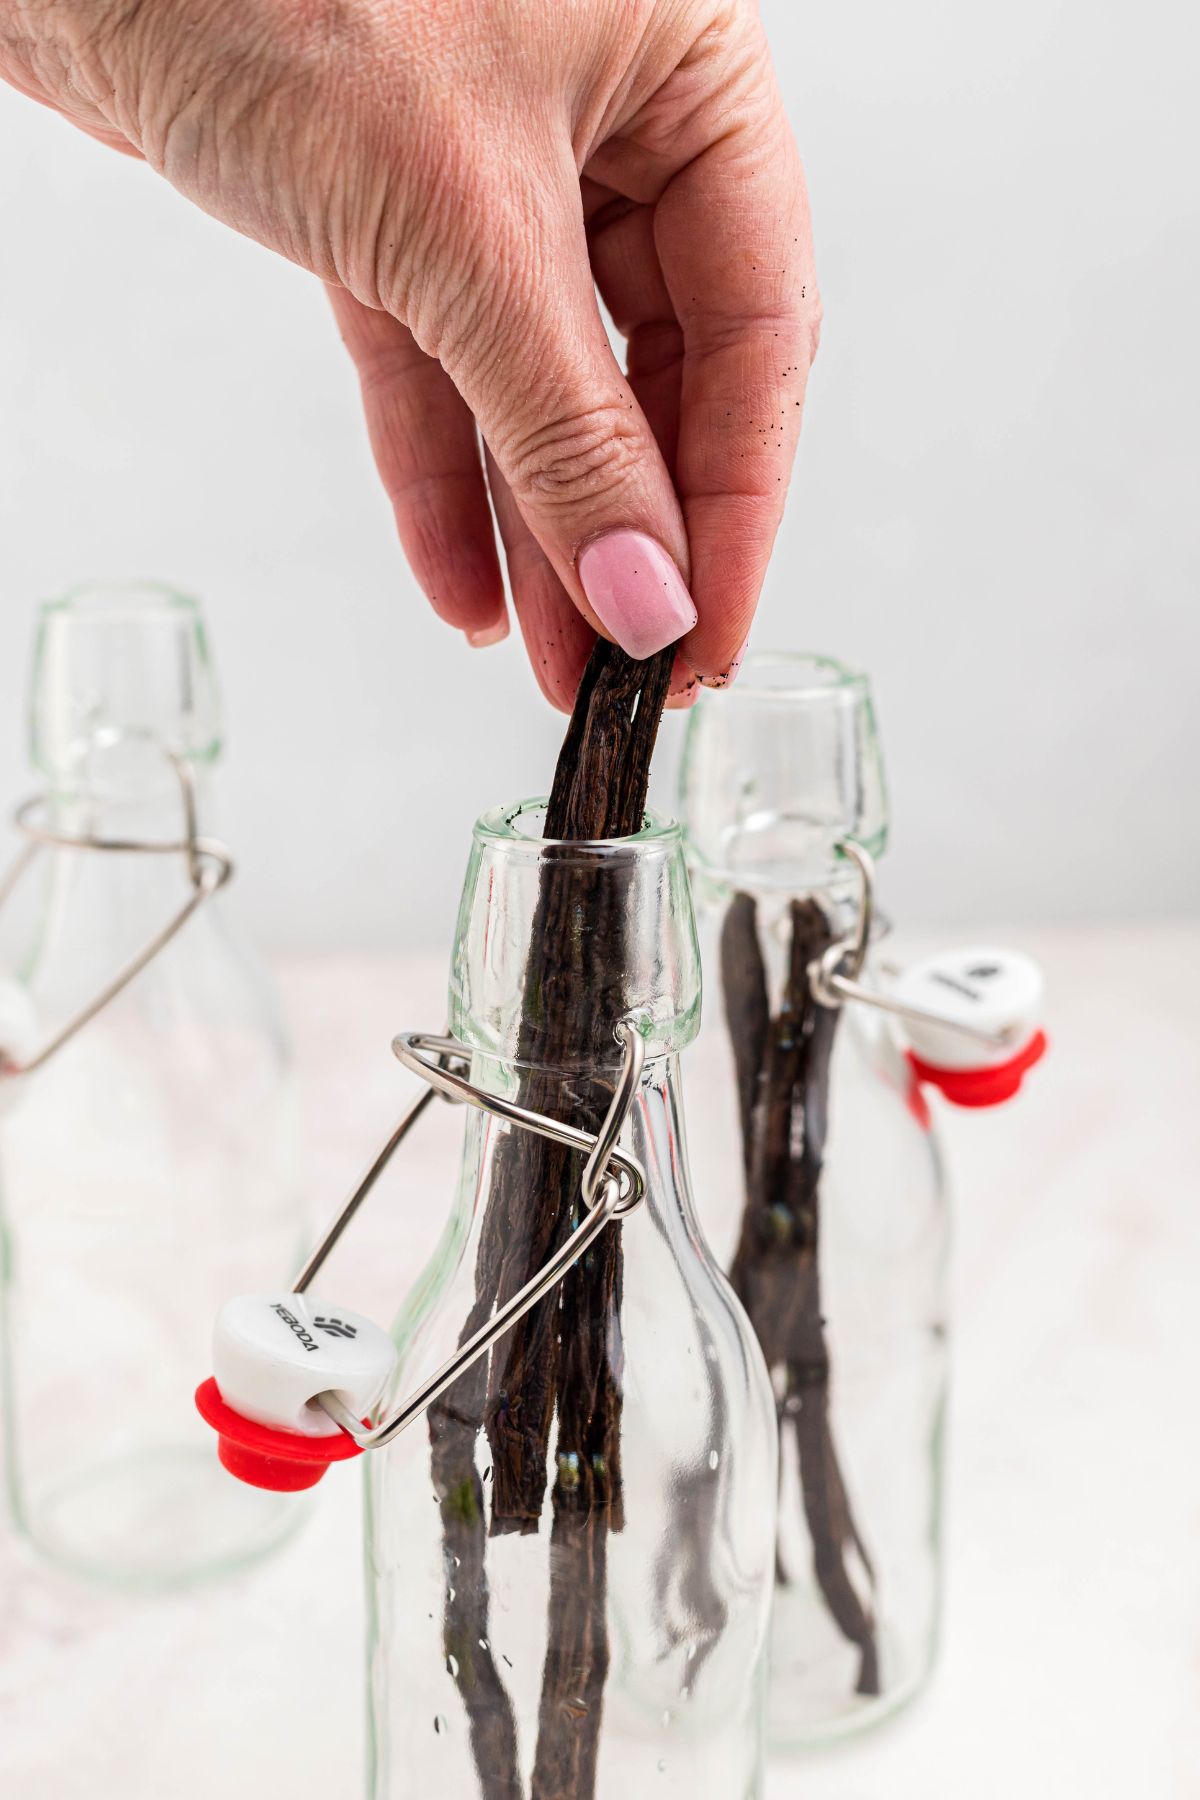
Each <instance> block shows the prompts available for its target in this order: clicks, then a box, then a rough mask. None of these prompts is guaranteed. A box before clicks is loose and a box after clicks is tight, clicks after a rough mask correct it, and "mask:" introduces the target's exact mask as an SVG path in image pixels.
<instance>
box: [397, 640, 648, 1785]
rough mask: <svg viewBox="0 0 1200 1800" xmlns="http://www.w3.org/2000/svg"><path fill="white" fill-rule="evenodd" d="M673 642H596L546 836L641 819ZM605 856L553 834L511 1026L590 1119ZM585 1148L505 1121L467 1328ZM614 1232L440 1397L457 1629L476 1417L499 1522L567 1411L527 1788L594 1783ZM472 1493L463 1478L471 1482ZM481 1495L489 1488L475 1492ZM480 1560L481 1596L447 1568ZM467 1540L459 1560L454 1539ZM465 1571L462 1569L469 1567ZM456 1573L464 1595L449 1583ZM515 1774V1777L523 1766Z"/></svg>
mask: <svg viewBox="0 0 1200 1800" xmlns="http://www.w3.org/2000/svg"><path fill="white" fill-rule="evenodd" d="M673 660H674V654H673V651H671V650H667V651H663V652H662V653H660V654H659V655H658V656H656V657H653V658H651V659H650V660H649V661H648V662H645V663H637V662H634V661H633V660H632V659H631V658H629V657H627V656H626V655H625V654H624V652H623V651H621V650H618V649H617V648H616V647H615V646H613V645H610V644H607V643H604V642H600V643H598V644H597V645H596V648H595V650H594V652H593V654H592V657H591V658H590V660H589V662H588V666H587V669H586V670H585V673H584V676H583V679H582V681H581V684H580V689H579V695H578V698H577V700H576V705H575V709H574V712H573V713H572V716H571V721H570V724H569V726H568V730H567V734H566V738H565V740H564V743H563V748H562V751H561V754H560V756H559V761H558V766H557V768H556V770H555V776H554V784H553V787H552V789H551V795H550V802H549V805H548V808H547V814H546V822H545V835H546V837H547V838H549V839H559V840H580V839H584V840H586V839H591V840H596V839H602V838H612V837H624V836H628V835H630V834H631V833H633V832H636V831H638V830H639V829H640V828H641V825H642V822H643V817H644V813H645V804H646V791H647V784H648V779H649V764H650V756H651V753H652V751H653V747H654V742H655V738H656V735H657V732H658V725H659V720H660V718H661V714H662V709H663V705H664V703H665V701H666V695H667V688H668V685H669V681H670V675H671V668H672V664H673ZM621 901H622V896H621V895H620V894H619V893H614V892H613V876H612V874H611V872H610V871H609V870H608V869H600V868H597V869H596V870H594V871H589V870H588V869H587V867H586V865H585V864H581V863H580V862H579V860H578V858H577V857H574V856H572V855H570V854H569V853H566V852H564V853H563V854H562V855H561V856H559V855H556V854H555V853H554V851H553V850H548V851H547V852H546V854H545V856H544V859H543V867H542V872H541V878H540V887H539V894H538V904H537V908H536V913H535V920H534V927H533V931H532V933H531V938H530V948H529V959H528V963H527V967H526V973H525V984H524V992H523V1000H522V1009H523V1016H522V1021H521V1026H520V1030H519V1033H518V1043H517V1057H516V1061H517V1065H518V1068H519V1069H520V1070H521V1078H520V1091H519V1099H520V1101H521V1104H523V1105H524V1106H527V1107H529V1108H531V1109H533V1110H536V1111H542V1112H546V1113H549V1114H550V1115H551V1116H555V1117H565V1116H569V1117H570V1118H571V1120H572V1122H573V1123H576V1124H578V1125H581V1126H582V1127H583V1128H584V1129H587V1130H592V1131H595V1130H598V1129H599V1126H600V1123H601V1121H602V1119H603V1117H604V1113H605V1111H606V1110H607V1106H608V1103H609V1100H610V1098H611V1093H612V1083H611V1081H610V1080H609V1079H607V1078H604V1079H597V1078H596V1077H594V1076H593V1075H591V1074H589V1073H588V1071H589V1070H590V1069H594V1068H595V1067H597V1066H600V1067H603V1066H605V1065H608V1066H612V1065H613V1063H614V1058H615V1040H614V1036H613V1028H614V1026H615V1025H616V1023H617V1021H618V1019H619V1018H620V1017H621V1015H622V1012H623V1010H624V978H625V943H624V929H625V913H624V908H623V906H622V904H621ZM580 1173H581V1159H580V1157H579V1155H578V1153H577V1152H574V1151H571V1150H569V1149H566V1148H564V1147H563V1146H561V1145H558V1144H554V1143H551V1142H549V1141H548V1140H546V1139H544V1138H540V1137H534V1136H532V1135H531V1134H529V1133H528V1132H523V1131H508V1132H504V1133H502V1134H501V1135H500V1136H499V1138H498V1141H497V1143H496V1147H495V1152H494V1155H493V1158H492V1165H491V1170H490V1180H489V1186H488V1192H487V1195H486V1197H485V1200H484V1208H485V1210H484V1217H483V1222H482V1225H481V1236H480V1250H479V1257H478V1263H477V1270H476V1299H475V1305H474V1307H473V1308H472V1311H471V1315H470V1318H469V1319H468V1320H467V1323H466V1325H465V1326H464V1329H463V1334H462V1336H463V1339H464V1340H465V1338H466V1337H468V1336H470V1335H471V1333H472V1331H474V1330H475V1329H476V1328H477V1326H478V1324H479V1323H481V1322H482V1321H483V1320H484V1319H486V1318H487V1317H489V1316H490V1315H491V1313H492V1312H493V1310H494V1309H495V1308H496V1307H497V1306H499V1305H503V1304H504V1302H505V1301H506V1300H507V1299H508V1298H510V1296H511V1295H512V1294H514V1293H515V1292H516V1291H517V1290H518V1289H519V1288H520V1287H522V1286H523V1285H524V1284H525V1283H526V1282H527V1281H528V1280H529V1279H530V1278H531V1277H532V1276H533V1274H534V1273H535V1272H536V1271H537V1269H538V1268H540V1267H541V1265H542V1264H543V1263H544V1262H545V1261H546V1259H547V1258H548V1257H549V1256H550V1255H551V1254H552V1253H553V1251H554V1250H555V1249H556V1248H557V1247H558V1246H559V1245H560V1244H561V1243H563V1242H564V1241H565V1239H566V1238H567V1236H568V1235H569V1234H570V1232H571V1230H572V1229H573V1227H574V1225H575V1224H576V1223H577V1222H578V1217H579V1208H580V1204H581V1197H580V1189H579V1179H580ZM621 1267H622V1264H621V1240H620V1233H619V1231H617V1230H615V1229H610V1230H608V1231H605V1232H604V1233H603V1234H602V1235H601V1237H600V1238H599V1239H598V1240H597V1241H596V1243H595V1244H594V1245H593V1246H592V1249H591V1250H590V1251H589V1252H588V1254H587V1255H586V1256H585V1257H584V1259H583V1260H582V1262H581V1263H580V1264H578V1265H576V1267H575V1268H574V1269H573V1270H571V1272H570V1273H569V1274H568V1275H567V1277H566V1278H565V1280H564V1281H563V1282H562V1283H561V1284H560V1285H559V1288H558V1289H557V1291H556V1292H555V1293H554V1294H552V1295H550V1296H548V1297H547V1298H546V1299H545V1300H543V1301H542V1302H541V1303H540V1304H539V1305H538V1306H537V1307H535V1308H533V1309H532V1311H530V1312H529V1313H528V1314H526V1316H525V1317H524V1319H522V1320H519V1321H518V1323H517V1324H516V1325H515V1326H514V1327H513V1328H512V1329H511V1330H510V1331H509V1332H507V1333H506V1334H505V1337H504V1338H503V1339H502V1340H501V1341H500V1343H498V1344H497V1345H496V1346H495V1348H494V1350H493V1352H492V1356H491V1358H490V1360H489V1361H488V1362H487V1364H486V1367H485V1366H484V1365H480V1369H481V1370H483V1372H482V1373H479V1372H478V1371H477V1372H473V1374H475V1375H477V1379H472V1376H467V1377H463V1378H462V1379H461V1380H460V1381H459V1382H457V1383H456V1384H455V1386H454V1388H453V1389H451V1390H450V1393H449V1394H448V1395H447V1396H446V1397H445V1398H444V1399H443V1401H442V1402H441V1404H440V1407H439V1408H438V1409H434V1410H431V1415H430V1429H431V1434H432V1436H433V1443H434V1470H435V1485H436V1487H437V1491H438V1494H439V1498H440V1500H441V1503H442V1517H443V1535H444V1544H445V1549H446V1553H447V1590H446V1591H447V1601H446V1610H445V1635H446V1641H447V1645H448V1646H449V1644H450V1642H451V1638H452V1637H453V1639H454V1640H455V1641H458V1640H460V1639H461V1638H462V1637H463V1636H464V1635H465V1632H467V1631H471V1630H474V1628H475V1626H476V1625H480V1626H481V1629H480V1631H479V1634H478V1635H479V1637H481V1638H483V1639H484V1640H486V1638H487V1631H486V1625H487V1598H486V1596H487V1587H486V1572H485V1569H484V1564H483V1560H482V1552H483V1548H484V1546H485V1538H484V1533H485V1530H486V1529H488V1527H486V1526H485V1522H484V1516H483V1507H482V1492H481V1488H480V1485H479V1483H478V1481H477V1480H475V1479H473V1478H474V1477H475V1473H476V1471H475V1462H474V1454H475V1444H476V1441H477V1438H478V1434H479V1430H480V1429H481V1427H482V1428H483V1429H484V1430H486V1433H487V1437H488V1442H489V1445H490V1449H491V1454H492V1480H491V1484H490V1485H491V1509H490V1531H491V1533H492V1534H493V1535H503V1534H505V1533H507V1532H512V1531H516V1532H535V1531H537V1529H538V1527H539V1523H540V1519H541V1514H542V1509H543V1506H544V1502H545V1494H546V1488H547V1484H548V1480H549V1470H548V1459H549V1443H550V1435H551V1430H552V1427H553V1425H554V1423H555V1416H556V1413H557V1450H556V1471H555V1481H554V1489H553V1496H552V1505H553V1513H554V1522H553V1525H552V1528H551V1536H550V1558H551V1584H550V1598H549V1613H548V1621H547V1649H546V1658H545V1664H544V1668H543V1681H542V1699H541V1705H540V1710H539V1724H538V1743H537V1752H536V1760H535V1767H534V1776H533V1786H532V1790H531V1792H532V1800H591V1796H592V1794H593V1793H594V1787H595V1769H596V1759H597V1754H598V1746H599V1733H600V1725H601V1718H602V1707H603V1693H604V1684H605V1680H606V1677H607V1672H608V1661H609V1652H608V1626H607V1580H606V1570H607V1534H608V1531H609V1530H610V1528H611V1529H614V1530H619V1529H620V1527H621V1523H622V1491H621V1458H620V1414H621V1390H620V1371H619V1369H618V1368H615V1367H614V1366H613V1363H612V1357H613V1355H614V1354H617V1353H618V1346H619V1332H615V1331H613V1330H612V1329H611V1324H612V1321H613V1318H614V1315H615V1314H616V1313H617V1312H618V1311H619V1307H620V1291H621ZM468 1496H469V1498H468ZM477 1503H478V1504H477ZM464 1548H465V1549H466V1550H467V1551H468V1552H469V1558H470V1562H469V1566H470V1569H471V1572H472V1579H473V1586H474V1596H475V1597H474V1599H473V1601H472V1602H471V1608H470V1610H469V1616H468V1617H466V1618H465V1619H462V1618H460V1617H459V1616H457V1615H456V1614H455V1612H454V1606H457V1605H458V1604H459V1602H458V1600H457V1593H458V1586H457V1581H456V1580H454V1579H452V1575H451V1571H453V1576H454V1577H459V1578H461V1577H464V1576H465V1575H466V1573H467V1566H468V1558H467V1556H465V1555H464ZM455 1557H458V1558H459V1559H461V1566H456V1565H455V1563H454V1558H455ZM464 1585H465V1582H464ZM452 1587H453V1588H454V1591H455V1595H456V1599H455V1601H454V1603H453V1605H452V1603H451V1601H450V1599H449V1595H450V1591H451V1588H452ZM448 1654H453V1655H454V1656H455V1658H456V1662H457V1665H458V1669H459V1673H458V1676H457V1677H456V1679H457V1680H458V1682H459V1687H460V1691H462V1693H463V1698H464V1702H465V1704H466V1706H467V1711H468V1716H469V1719H470V1730H471V1742H472V1750H473V1754H474V1760H475V1766H476V1771H477V1774H478V1779H479V1784H480V1792H481V1794H482V1795H483V1796H485V1800H509V1797H510V1795H519V1794H520V1792H521V1789H520V1786H519V1776H518V1775H516V1773H515V1770H516V1763H515V1733H513V1734H511V1749H512V1754H511V1755H510V1726H511V1717H512V1713H511V1705H510V1703H509V1701H508V1697H507V1695H506V1693H505V1692H504V1687H503V1683H502V1682H501V1681H500V1680H499V1677H498V1675H497V1677H496V1681H495V1682H493V1681H492V1675H493V1674H494V1673H495V1671H494V1665H492V1664H491V1663H490V1656H489V1658H487V1659H485V1660H484V1661H483V1662H477V1663H475V1664H473V1684H472V1686H471V1687H470V1689H469V1690H468V1688H467V1686H466V1685H465V1684H464V1681H463V1665H462V1660H461V1658H459V1657H458V1654H457V1652H456V1651H452V1650H449V1649H448ZM514 1780H515V1781H517V1783H518V1785H516V1786H513V1782H514Z"/></svg>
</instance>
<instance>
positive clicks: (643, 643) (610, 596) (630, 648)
mask: <svg viewBox="0 0 1200 1800" xmlns="http://www.w3.org/2000/svg"><path fill="white" fill-rule="evenodd" d="M579 579H580V581H581V582H582V583H583V591H584V593H585V594H586V595H587V597H588V604H589V605H590V606H591V607H592V609H593V611H594V612H595V614H596V617H597V618H598V619H599V620H600V622H601V624H602V625H603V626H604V628H605V630H606V631H611V633H612V635H613V637H614V638H615V639H616V640H617V642H618V644H620V646H621V648H622V650H624V651H625V652H626V653H627V654H628V655H629V656H635V657H637V658H638V659H639V661H640V660H641V659H643V658H645V657H647V656H653V655H654V653H655V651H657V650H665V649H666V647H667V645H668V644H673V643H674V642H675V640H676V638H681V637H683V635H684V633H685V632H688V631H690V630H691V629H692V626H693V625H694V624H695V623H696V618H697V614H696V608H695V607H694V605H693V604H692V597H691V595H690V594H689V593H688V591H687V588H686V587H685V586H684V584H683V577H682V575H681V574H680V573H679V570H678V569H677V568H676V567H675V564H674V562H673V561H672V560H671V558H670V557H669V556H668V555H667V553H666V551H665V550H664V549H663V547H662V545H661V544H657V543H655V541H654V539H653V538H652V537H647V536H646V533H645V532H644V531H608V532H605V534H604V536H603V537H598V538H593V540H592V542H591V543H590V544H587V545H585V546H584V548H583V550H582V551H581V552H580V555H579Z"/></svg>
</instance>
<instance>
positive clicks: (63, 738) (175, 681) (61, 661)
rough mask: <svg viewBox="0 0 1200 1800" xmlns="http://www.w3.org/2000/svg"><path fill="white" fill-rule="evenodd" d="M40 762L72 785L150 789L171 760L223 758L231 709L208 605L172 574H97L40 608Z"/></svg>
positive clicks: (36, 692) (59, 781)
mask: <svg viewBox="0 0 1200 1800" xmlns="http://www.w3.org/2000/svg"><path fill="white" fill-rule="evenodd" d="M31 693H32V701H33V705H32V712H31V717H30V747H31V751H32V758H33V762H34V765H35V766H36V767H37V768H38V769H39V770H40V771H41V772H42V774H43V775H45V776H46V777H47V779H48V781H49V782H50V784H51V786H52V787H53V788H55V789H56V790H61V791H62V792H64V793H78V792H80V791H87V792H91V793H94V794H95V795H96V796H97V797H99V798H104V799H118V800H120V799H126V798H129V799H134V800H142V799H146V798H151V797H153V796H154V794H155V793H156V792H157V791H159V790H160V789H161V790H162V791H166V790H167V789H169V788H170V787H176V788H177V787H178V779H177V776H176V774H175V773H174V771H173V770H172V769H171V767H170V763H171V760H172V759H174V760H176V761H179V760H186V761H187V762H188V763H191V764H194V765H197V766H198V765H201V764H206V763H211V762H215V761H216V759H217V757H218V756H219V755H220V752H221V722H220V707H219V703H218V699H217V691H216V681H215V678H214V675H213V668H212V656H211V651H210V649H209V644H208V635H207V632H206V629H205V623H204V612H203V608H202V607H201V604H200V602H199V601H198V600H197V599H195V598H194V597H193V596H192V595H190V594H185V593H180V592H179V591H178V590H177V589H175V588H173V587H170V586H169V585H168V584H167V583H165V582H159V581H150V580H135V581H122V580H113V581H89V582H84V583H82V584H81V585H79V586H78V587H73V588H69V589H68V590H67V592H66V593H64V594H62V595H60V596H59V597H58V598H57V599H52V600H45V601H43V602H42V605H41V607H40V608H39V616H38V632H37V639H36V643H35V647H34V661H33V673H32V680H31Z"/></svg>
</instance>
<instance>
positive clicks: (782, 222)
mask: <svg viewBox="0 0 1200 1800" xmlns="http://www.w3.org/2000/svg"><path fill="white" fill-rule="evenodd" d="M762 56H763V59H764V67H763V71H762V82H761V83H760V84H759V87H758V90H757V91H756V94H755V96H754V98H753V100H752V102H751V103H750V104H749V105H748V106H747V108H746V109H745V112H744V116H743V117H742V118H741V119H740V120H739V121H738V122H737V123H736V124H735V125H734V127H733V128H732V129H731V130H729V131H728V132H726V134H725V135H723V136H722V137H721V138H720V139H719V140H718V141H716V142H714V143H712V144H711V145H710V146H709V147H708V148H707V149H705V150H704V151H702V152H701V154H700V155H699V156H698V157H696V158H695V159H694V160H693V161H691V162H689V163H688V164H687V166H686V167H685V168H684V169H682V170H681V171H680V172H679V173H678V174H677V175H675V176H674V177H673V179H672V180H671V181H670V182H669V183H668V185H667V187H666V189H665V190H664V192H663V194H662V195H661V197H660V199H659V201H658V205H657V207H656V209H655V219H654V235H655V243H656V245H657V249H658V255H659V259H660V262H661V265H662V272H663V277H664V280H665V281H666V284H667V289H668V292H669V294H670V296H671V302H672V306H673V307H674V310H675V315H676V317H677V318H678V320H679V323H680V325H681V327H682V330H683V343H684V360H683V379H682V404H681V412H680V421H679V441H678V451H677V457H676V468H675V479H676V487H677V489H678V492H679V497H680V501H681V503H682V506H683V514H684V519H685V521H686V524H687V533H688V542H689V545H690V548H691V558H692V566H691V586H692V597H693V599H694V600H695V603H696V608H697V611H698V613H699V615H700V616H699V621H698V623H697V624H696V626H695V627H694V629H693V630H692V631H691V632H690V633H689V635H688V637H687V638H686V639H685V640H684V645H683V650H684V654H685V655H686V657H687V658H688V661H689V662H690V663H691V665H692V667H693V668H694V669H695V670H696V672H697V674H699V675H700V677H701V679H702V680H704V681H705V682H706V683H707V684H708V685H710V686H718V687H719V686H722V685H724V683H726V682H727V681H730V680H732V678H733V676H734V675H735V674H736V673H737V664H738V662H739V661H740V660H741V652H742V650H743V649H744V647H745V642H746V637H747V634H748V632H749V630H750V624H751V621H752V619H753V617H754V609H755V607H756V606H757V604H758V596H759V591H760V589H761V587H762V582H763V577H764V575H765V573H766V568H767V562H768V560H769V558H770V555H771V548H772V545H773V544H774V541H775V533H776V530H777V528H778V526H779V521H780V519H781V517H782V515H783V505H784V500H785V497H786V495H787V489H788V482H789V480H790V478H791V472H792V463H793V459H794V456H795V451H796V442H797V439H798V437H799V434H800V420H801V417H802V414H803V407H804V391H805V386H806V383H807V379H808V370H809V365H810V363H811V362H812V359H813V356H814V355H815V353H816V346H817V336H818V332H819V326H820V316H821V309H820V301H819V298H818V294H817V284H816V276H815V272H814V265H813V254H812V234H811V228H810V222H809V210H808V197H807V193H806V191H805V185H804V172H803V170H802V168H801V166H800V157H799V152H798V151H797V149H796V145H795V142H794V140H793V138H792V134H791V130H790V128H789V126H788V123H787V120H786V118H785V116H784V112H783V107H782V103H781V101H780V99H779V95H778V92H777V90H776V89H775V86H774V81H773V78H772V76H771V72H770V68H769V66H768V65H767V64H766V56H767V52H766V49H765V45H764V47H763V50H762Z"/></svg>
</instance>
